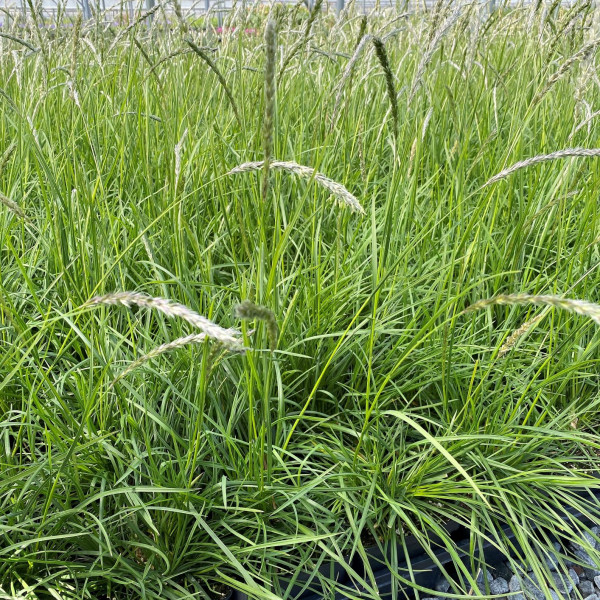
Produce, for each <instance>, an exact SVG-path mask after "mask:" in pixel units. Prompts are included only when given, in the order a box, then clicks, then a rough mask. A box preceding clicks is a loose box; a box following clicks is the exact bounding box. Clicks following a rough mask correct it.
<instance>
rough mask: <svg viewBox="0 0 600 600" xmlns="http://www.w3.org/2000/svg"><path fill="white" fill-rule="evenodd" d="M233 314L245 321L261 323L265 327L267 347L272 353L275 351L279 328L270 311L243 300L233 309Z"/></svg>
mask: <svg viewBox="0 0 600 600" xmlns="http://www.w3.org/2000/svg"><path fill="white" fill-rule="evenodd" d="M235 314H236V316H237V317H239V318H240V319H243V320H245V321H249V320H253V319H258V320H259V321H263V322H264V323H265V325H266V327H267V337H268V339H269V347H270V348H271V351H272V352H273V351H275V349H276V348H277V341H278V338H279V327H278V325H277V319H276V318H275V314H274V313H273V311H272V310H269V309H268V308H266V307H264V306H258V305H257V304H254V303H253V302H251V301H250V300H244V301H243V302H241V303H240V304H238V305H237V306H236V307H235Z"/></svg>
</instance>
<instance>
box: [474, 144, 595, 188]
mask: <svg viewBox="0 0 600 600" xmlns="http://www.w3.org/2000/svg"><path fill="white" fill-rule="evenodd" d="M582 156H600V148H567V149H565V150H558V151H556V152H551V153H550V154H540V155H538V156H532V157H531V158H527V159H525V160H521V161H519V162H517V163H515V164H514V165H512V166H510V167H508V168H507V169H504V170H503V171H500V173H498V174H496V175H494V176H493V177H492V178H491V179H489V180H488V181H487V182H486V183H485V184H484V186H483V187H486V186H488V185H490V184H491V183H494V182H496V181H499V180H500V179H504V177H508V175H511V174H512V173H514V172H515V171H519V170H520V169H524V168H525V167H530V166H531V165H537V164H538V163H542V162H547V161H549V160H556V159H558V158H570V157H582Z"/></svg>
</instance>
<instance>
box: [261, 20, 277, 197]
mask: <svg viewBox="0 0 600 600" xmlns="http://www.w3.org/2000/svg"><path fill="white" fill-rule="evenodd" d="M276 59H277V22H276V21H275V19H269V21H268V22H267V26H266V28H265V85H264V104H265V109H264V113H263V127H262V134H263V183H262V198H263V201H265V200H266V199H267V192H268V189H269V165H270V162H271V158H272V156H273V136H274V133H273V130H274V128H275V94H276V83H275V62H276Z"/></svg>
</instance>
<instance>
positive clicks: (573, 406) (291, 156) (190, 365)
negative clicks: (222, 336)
mask: <svg viewBox="0 0 600 600" xmlns="http://www.w3.org/2000/svg"><path fill="white" fill-rule="evenodd" d="M34 8H35V7H34ZM165 10H169V11H170V9H169V7H165ZM267 13H268V14H267ZM169 14H171V13H169ZM269 14H270V16H271V17H272V18H275V19H277V21H278V29H279V33H278V50H277V70H276V71H277V75H278V85H277V99H276V114H275V129H274V151H273V155H274V157H275V158H276V159H277V160H291V161H296V162H298V163H300V164H303V165H307V166H310V167H313V168H315V169H316V170H317V171H319V172H321V173H324V174H325V175H327V176H329V177H331V178H332V179H334V180H336V181H338V182H340V183H341V184H343V185H344V186H345V187H346V188H347V189H348V190H349V191H350V192H351V193H353V194H354V195H355V196H356V197H357V198H358V199H359V201H360V202H361V203H362V205H363V207H364V209H365V211H366V215H365V216H364V217H362V216H360V215H358V214H355V213H351V212H350V211H348V210H347V209H345V208H344V207H342V206H340V205H338V204H336V203H335V202H334V201H332V200H330V199H329V198H328V194H327V192H326V191H325V190H323V188H322V187H320V186H318V185H316V184H315V183H311V182H310V181H306V180H304V179H301V178H298V177H294V176H293V175H290V174H287V173H283V172H272V173H271V175H270V183H271V185H270V191H269V195H268V198H267V200H266V201H263V200H262V198H261V181H260V178H261V175H260V172H258V173H257V174H239V175H232V176H227V175H226V174H227V172H228V171H229V170H231V169H232V168H233V167H235V166H237V165H238V164H240V163H243V162H247V161H253V160H262V158H263V155H262V130H261V127H262V120H263V85H264V80H263V71H262V69H263V65H264V55H265V53H264V46H263V38H262V33H263V30H264V25H265V23H266V19H267V18H268V17H269ZM36 15H38V16H36ZM13 17H14V18H13V20H12V21H11V22H10V23H9V27H10V29H6V28H4V29H3V30H2V33H3V34H5V33H7V34H8V35H10V36H11V37H2V38H0V81H1V82H2V83H1V89H0V95H1V98H0V140H1V145H0V152H3V154H1V156H2V157H3V158H2V161H1V163H0V164H1V167H0V192H2V194H3V195H4V196H5V197H6V198H7V199H9V200H11V201H12V202H14V203H16V204H17V205H18V206H19V207H20V209H21V210H22V211H23V212H24V214H25V215H26V218H23V217H22V216H20V215H19V214H18V213H17V212H15V209H14V207H13V208H11V207H10V206H6V205H0V239H1V246H0V247H1V254H0V325H1V328H0V341H1V344H2V351H1V353H0V416H1V421H0V448H1V449H2V450H1V452H0V586H1V587H2V589H3V590H4V592H5V594H6V595H8V596H9V597H12V596H13V595H14V596H18V597H21V596H23V597H26V596H27V594H29V596H27V597H35V598H50V597H53V598H104V597H106V598H108V597H110V598H148V599H157V598H173V599H175V598H196V597H198V598H206V597H207V596H211V597H212V596H215V595H218V594H219V593H221V591H222V590H223V589H224V587H223V586H230V585H233V584H234V582H235V585H236V586H237V587H239V588H241V589H244V590H245V591H247V592H248V593H250V594H251V595H253V596H255V597H262V598H273V597H275V596H288V595H290V593H291V591H292V590H291V585H289V581H290V580H289V577H292V576H293V575H294V574H297V573H299V572H300V571H301V570H306V571H308V572H309V573H310V574H311V575H312V576H314V577H315V581H313V582H311V583H308V584H307V585H314V584H315V583H316V579H317V578H322V579H326V578H327V577H326V575H333V574H334V573H333V570H332V569H330V570H329V572H327V573H325V575H323V576H322V575H320V574H317V575H315V567H316V566H322V565H327V564H330V563H331V564H333V563H341V564H343V565H346V566H348V565H349V564H350V561H351V560H352V559H353V558H356V557H360V556H363V557H365V556H366V554H365V553H366V550H365V549H366V548H367V547H368V546H372V545H373V544H379V545H381V546H382V547H387V548H390V549H392V548H393V550H390V552H389V555H388V561H389V564H390V565H391V566H392V567H394V565H396V564H397V562H398V561H401V560H403V559H404V556H402V548H403V544H404V540H405V538H406V536H407V535H416V536H417V537H419V538H421V539H424V540H426V539H427V538H428V536H429V535H431V532H437V533H441V531H440V525H441V524H443V523H444V522H445V521H446V520H447V518H448V517H452V518H454V519H456V520H458V521H459V522H461V523H463V524H465V525H466V526H468V527H469V528H470V531H471V532H472V533H471V535H472V543H473V548H474V549H476V548H477V547H478V546H479V544H481V543H482V540H484V539H491V540H493V541H494V543H495V544H497V545H498V547H500V548H501V549H503V550H504V551H508V550H509V549H510V547H509V543H508V542H507V541H506V539H505V538H504V537H503V536H502V534H501V533H500V532H499V528H500V526H501V525H502V524H504V523H508V524H509V525H510V526H511V527H513V528H514V530H515V531H516V533H517V536H518V538H519V540H520V542H521V543H522V545H523V548H524V553H525V554H524V555H523V556H521V557H520V558H521V559H523V560H528V561H534V564H535V568H536V570H537V571H538V572H542V571H543V570H544V569H545V568H546V566H545V563H544V561H543V560H539V559H537V558H536V556H540V555H543V552H544V549H545V548H547V547H549V544H548V540H549V538H548V537H547V536H541V538H539V539H538V538H535V537H533V536H532V526H533V524H538V525H544V526H546V527H548V528H549V530H550V531H557V530H558V529H559V527H563V526H561V525H559V522H558V519H557V517H556V512H557V511H559V510H560V509H561V508H562V507H564V506H566V505H577V506H579V507H580V508H583V509H584V510H585V511H586V512H587V513H588V514H590V515H595V514H597V512H598V511H597V508H596V507H594V506H593V505H588V504H587V503H586V502H585V501H584V500H582V499H581V498H580V497H578V496H576V494H575V490H576V489H577V488H579V489H581V488H582V487H584V488H585V487H589V488H592V487H594V488H597V484H596V483H594V482H593V480H592V479H591V478H590V473H591V472H593V471H594V470H595V469H596V467H595V465H596V463H597V453H598V449H599V448H600V444H599V441H598V437H597V434H596V432H597V428H598V426H599V424H600V418H599V415H600V410H599V407H600V394H599V389H598V378H597V369H598V359H599V358H600V354H599V352H598V343H599V340H600V338H599V337H598V335H597V333H596V331H595V328H594V325H593V323H591V322H590V321H588V320H586V319H585V318H583V317H581V316H574V315H569V314H565V313H559V312H557V311H550V310H548V309H539V308H527V307H494V308H492V309H490V310H488V311H483V312H479V313H473V314H466V315H465V314H461V311H462V310H463V309H464V308H466V307H467V306H468V305H469V304H471V303H472V302H475V301H477V300H480V299H482V298H487V297H489V296H493V295H495V294H499V293H515V292H528V293H540V294H542V293H544V294H556V295H565V296H569V297H576V298H585V299H588V300H590V301H598V300H599V298H598V292H597V290H598V284H599V283H600V274H599V273H598V270H597V266H598V258H599V252H598V248H599V247H598V241H599V239H600V238H599V236H600V215H599V214H598V198H597V190H598V188H599V186H600V165H599V163H598V161H597V160H596V159H594V158H576V159H566V160H557V161H552V162H549V163H545V164H541V165H538V166H534V167H531V168H528V169H523V170H521V171H519V172H517V173H515V174H513V175H511V176H510V177H508V178H507V179H505V180H503V181H500V182H497V183H495V184H493V185H490V186H487V187H483V184H484V183H485V182H486V181H487V180H488V179H489V178H490V177H492V176H493V175H495V174H496V173H498V172H499V171H501V170H502V169H503V168H505V167H507V166H510V165H511V164H513V163H514V162H516V161H518V160H522V159H524V158H528V157H532V156H535V155H538V154H543V153H548V152H551V151H554V150H558V149H564V148H567V147H572V146H581V147H588V148H594V147H597V146H598V141H597V138H598V131H599V130H598V120H597V117H595V116H592V117H591V118H590V115H593V114H595V111H597V110H599V106H598V104H599V102H600V89H599V86H600V81H599V80H598V77H597V67H596V64H597V59H596V56H597V49H596V44H595V42H594V40H595V39H596V38H598V37H599V36H600V30H599V29H598V27H597V20H598V14H597V12H596V11H594V10H592V8H591V4H589V3H578V4H576V5H575V6H574V7H573V8H564V9H553V8H552V7H551V6H550V5H547V4H545V3H538V4H535V5H527V6H524V7H517V8H514V9H511V10H508V9H503V10H498V11H497V12H495V13H493V14H492V15H491V16H490V17H489V18H488V16H487V13H486V9H485V8H484V7H479V6H478V5H476V4H470V5H458V4H454V3H453V4H449V3H446V2H443V3H438V4H436V5H435V7H434V8H433V9H432V10H430V11H428V12H417V13H416V14H410V15H407V14H404V15H403V16H402V17H400V16H399V15H398V14H397V13H395V12H386V11H379V12H376V13H373V14H370V15H369V16H368V17H367V20H366V30H365V31H363V28H364V23H363V20H362V17H361V16H360V15H359V14H358V13H357V12H355V10H354V8H353V7H352V6H351V5H350V6H349V8H348V10H347V11H345V12H344V13H343V14H342V15H341V17H340V18H339V19H336V18H335V17H333V16H332V15H331V14H329V13H326V12H321V13H319V14H318V15H317V17H316V19H314V23H313V24H312V27H311V30H310V32H309V33H308V34H307V33H306V31H307V19H308V15H307V12H306V10H305V9H304V7H303V6H296V7H295V8H291V9H285V10H276V9H275V8H268V7H266V8H265V7H258V6H253V7H250V8H247V9H246V10H241V8H240V7H237V8H236V10H234V11H233V12H232V13H231V14H230V15H229V17H228V19H229V21H228V22H227V23H226V26H230V27H235V31H232V32H230V33H225V34H223V35H221V36H218V35H216V34H215V32H214V30H212V29H210V30H202V29H194V28H192V29H189V28H188V24H187V23H186V22H185V21H182V22H179V23H178V22H175V25H172V26H168V24H166V23H165V21H164V13H163V9H162V8H161V10H159V11H158V12H157V13H156V15H155V20H154V25H153V26H152V27H151V28H150V29H148V28H147V27H146V24H145V23H144V22H140V23H138V24H137V25H136V26H134V27H132V28H130V29H123V28H111V27H106V26H105V25H104V24H103V22H102V21H101V19H100V18H98V19H95V20H93V21H91V22H89V23H83V24H81V25H75V27H67V24H68V23H67V22H66V21H64V20H63V21H59V23H58V27H57V28H55V29H50V28H49V27H39V26H38V25H41V24H42V18H41V16H39V13H36V12H34V13H33V16H31V17H30V19H29V20H27V21H24V20H23V18H22V17H19V16H18V15H16V14H15V15H13ZM246 29H252V30H253V29H255V30H256V32H253V31H248V32H245V30H246ZM361 32H362V33H368V34H371V35H375V36H377V37H379V38H381V39H382V40H383V41H384V47H385V50H386V52H387V56H388V58H389V65H390V69H391V72H392V75H393V79H392V83H393V87H394V93H395V94H396V96H397V103H398V132H397V136H396V135H395V134H394V123H393V118H392V113H391V109H390V106H391V104H390V98H389V95H388V94H389V93H390V86H389V81H388V83H386V78H385V72H384V71H383V69H382V66H381V62H380V60H378V57H377V56H376V54H375V50H374V46H373V44H372V43H370V42H368V43H365V44H364V46H363V49H362V52H361V54H360V56H359V57H358V58H357V60H356V62H355V65H354V68H353V70H352V73H351V74H349V76H346V77H344V71H345V69H346V68H347V65H348V64H349V60H350V57H351V56H352V55H353V53H354V52H355V49H356V47H357V44H358V42H359V33H361ZM186 39H191V40H192V41H193V42H194V43H195V44H196V45H197V46H198V47H200V48H201V49H203V50H204V51H205V52H206V53H208V55H209V56H210V57H211V59H212V60H213V61H214V64H215V65H216V68H217V69H218V70H219V71H220V73H221V74H222V76H223V77H224V79H225V81H226V82H227V85H228V87H229V88H230V90H231V93H232V96H233V99H234V102H235V104H236V106H237V108H238V109H239V113H240V121H241V124H240V123H238V121H237V120H236V116H235V113H234V110H233V108H232V104H231V101H230V99H229V98H228V97H227V95H226V94H225V91H224V89H223V86H222V85H221V84H220V83H219V80H218V78H217V76H216V74H215V72H214V70H212V69H211V68H210V67H209V66H208V65H207V63H206V62H205V61H203V60H202V59H201V57H200V56H198V55H197V54H196V53H194V52H193V51H192V50H191V49H190V47H189V46H188V44H187V43H186ZM32 48H33V50H32ZM292 48H294V54H293V55H291V54H290V53H291V51H292ZM290 55H291V58H290V59H289V60H288V61H287V66H286V68H285V71H284V72H283V73H282V74H281V76H279V72H280V69H281V67H282V65H284V64H285V63H286V59H287V58H288V57H289V56H290ZM573 57H574V58H573ZM388 79H389V78H388ZM338 96H339V105H338V106H337V107H336V97H338ZM586 120H587V123H586ZM177 155H178V156H179V158H177ZM178 165H179V166H178ZM5 204H6V203H5ZM117 290H136V291H143V292H146V293H148V294H150V295H153V296H163V297H167V298H170V299H173V300H175V301H178V302H181V303H184V304H186V305H188V306H190V307H192V308H194V309H195V310H197V311H198V312H200V313H201V314H203V315H206V316H207V317H209V318H211V319H213V320H214V321H216V322H218V323H219V324H221V325H223V326H226V327H230V326H232V327H241V328H242V330H243V332H244V340H245V343H246V345H247V346H249V347H250V348H251V350H250V351H248V352H246V353H244V354H235V353H229V352H226V351H222V350H221V349H219V348H218V347H217V348H215V347H214V346H211V344H210V343H209V342H207V343H206V344H205V345H202V346H189V347H187V348H184V349H180V350H177V351H175V352H173V353H170V354H166V355H164V356H162V357H160V358H158V359H156V360H154V361H150V362H148V363H146V364H144V365H143V366H141V367H139V368H138V369H136V370H135V371H133V372H132V373H130V374H128V375H127V376H126V377H124V378H122V379H121V380H120V381H118V382H117V383H116V384H115V385H114V386H111V382H113V380H114V379H115V377H117V376H118V375H119V373H120V372H121V371H122V370H123V369H125V368H126V366H127V365H128V364H129V363H131V362H132V361H133V360H135V359H136V358H138V357H139V356H141V355H142V354H145V353H146V352H148V351H149V350H151V349H152V348H153V347H155V346H157V345H159V344H162V343H165V342H168V341H170V340H173V339H175V338H176V337H179V336H182V335H186V334H187V333H189V331H190V330H189V328H188V327H187V326H185V325H184V324H181V323H180V322H178V321H176V320H167V319H166V318H164V317H162V316H160V315H159V314H156V313H153V312H149V311H146V310H127V309H125V308H117V307H103V308H98V309H95V310H90V309H82V308H80V307H81V305H83V304H84V303H85V302H86V301H87V300H89V299H90V298H91V297H92V296H94V295H97V294H104V293H109V292H112V291H117ZM244 299H250V300H252V301H253V302H255V303H257V304H259V305H262V306H265V307H267V308H268V309H270V310H271V311H273V313H274V314H275V316H276V318H277V321H278V325H279V329H280V335H279V340H278V347H277V350H276V351H275V352H274V353H271V352H269V350H268V342H267V337H266V331H265V328H264V325H263V324H261V323H258V322H257V323H256V324H253V323H241V322H240V321H239V320H238V319H237V318H235V317H234V313H233V309H234V307H235V305H236V304H238V303H239V302H240V301H242V300H244ZM542 312H543V314H544V317H543V318H542V319H541V320H540V321H539V322H538V323H536V324H535V326H534V327H533V328H532V329H531V330H530V331H529V332H528V333H527V335H525V336H523V337H522V338H521V339H520V340H519V341H518V343H517V344H516V345H515V346H514V347H513V348H512V349H511V350H510V352H509V353H508V354H506V355H505V356H503V357H500V356H499V355H498V350H499V348H500V347H501V346H502V344H503V342H504V341H505V339H506V338H507V337H508V336H509V335H510V334H511V333H512V332H513V331H514V330H515V329H517V328H519V327H520V326H521V325H522V324H523V323H524V322H526V321H527V320H528V319H530V318H532V317H533V316H534V315H537V314H540V313H542ZM251 329H256V331H255V332H254V333H252V332H251V331H250V330H251ZM440 448H441V449H442V450H443V452H441V451H440ZM450 459H452V460H450ZM457 465H458V466H459V467H460V469H458V468H457ZM465 474H467V475H468V476H469V478H471V481H469V480H468V479H467V478H466V477H465ZM578 527H579V526H578V525H577V524H576V523H571V524H567V525H565V526H564V527H563V533H565V534H566V535H567V536H569V537H572V536H573V535H577V530H578ZM442 538H443V540H442V544H445V545H446V546H447V547H448V549H449V550H450V551H451V552H452V553H453V555H456V552H455V549H454V546H453V543H452V541H451V540H450V539H449V538H448V536H447V535H442ZM397 544H399V546H397ZM396 548H398V549H399V550H398V551H397V550H396ZM518 559H519V557H517V560H518ZM354 564H355V563H354ZM479 568H480V565H478V564H477V563H476V559H475V558H474V559H473V562H472V564H467V565H465V566H464V567H460V566H459V567H458V568H457V572H456V574H455V575H454V580H455V581H454V584H453V593H455V594H460V595H465V594H469V593H471V594H472V595H477V593H478V592H477V591H475V592H473V590H472V583H473V577H474V576H475V574H476V573H477V571H478V569H479ZM324 571H326V569H324ZM286 574H287V579H286ZM350 574H351V579H352V581H353V582H358V583H359V584H361V585H363V586H365V587H366V590H367V591H366V594H367V595H371V596H372V597H374V598H375V597H376V591H375V588H374V586H373V583H372V570H371V569H367V571H366V573H361V572H357V571H355V570H351V572H350ZM412 579H413V574H412V573H411V571H410V570H408V571H405V570H400V571H398V573H397V576H396V585H397V590H396V591H398V593H399V594H400V595H401V594H402V591H401V589H403V588H404V587H405V586H407V585H408V586H409V587H410V583H411V580H412ZM320 585H323V586H324V589H325V596H326V597H328V595H329V594H332V593H333V591H334V590H335V589H337V590H340V589H343V588H344V586H343V585H341V584H335V583H334V582H332V581H325V580H324V581H322V582H321V583H320ZM348 585H350V586H351V584H348ZM346 587H347V586H346ZM346 591H348V590H346ZM348 593H352V592H348ZM417 594H419V591H418V590H417ZM420 594H421V597H424V596H427V595H428V594H427V593H423V592H420Z"/></svg>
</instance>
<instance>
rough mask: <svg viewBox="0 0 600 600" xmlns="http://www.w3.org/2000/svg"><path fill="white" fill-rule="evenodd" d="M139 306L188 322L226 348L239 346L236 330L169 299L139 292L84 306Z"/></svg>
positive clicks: (98, 298) (96, 298)
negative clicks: (222, 325)
mask: <svg viewBox="0 0 600 600" xmlns="http://www.w3.org/2000/svg"><path fill="white" fill-rule="evenodd" d="M107 304H108V305H116V306H125V307H127V308H130V307H131V306H139V307H140V308H148V309H151V310H156V311H158V312H160V313H162V314H164V315H165V316H167V317H170V318H177V319H182V320H183V321H186V322H187V323H189V324H190V325H192V326H193V327H196V328H197V329H200V330H201V331H202V332H203V333H204V334H205V335H206V336H208V337H210V338H212V339H213V340H216V341H217V342H219V343H221V344H223V345H224V346H229V347H235V346H237V345H239V332H237V331H236V330H235V329H224V328H223V327H220V326H219V325H217V324H216V323H213V322H212V321H210V320H209V319H207V318H206V317H203V316H202V315H200V314H198V313H197V312H195V311H194V310H192V309H191V308H188V307H187V306H185V305H184V304H179V303H177V302H173V301H172V300H169V299H167V298H160V297H153V296H148V295H146V294H140V293H138V292H115V293H113V294H106V295H105V296H94V297H93V298H92V299H91V300H89V301H88V302H86V304H85V305H84V306H98V305H107Z"/></svg>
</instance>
